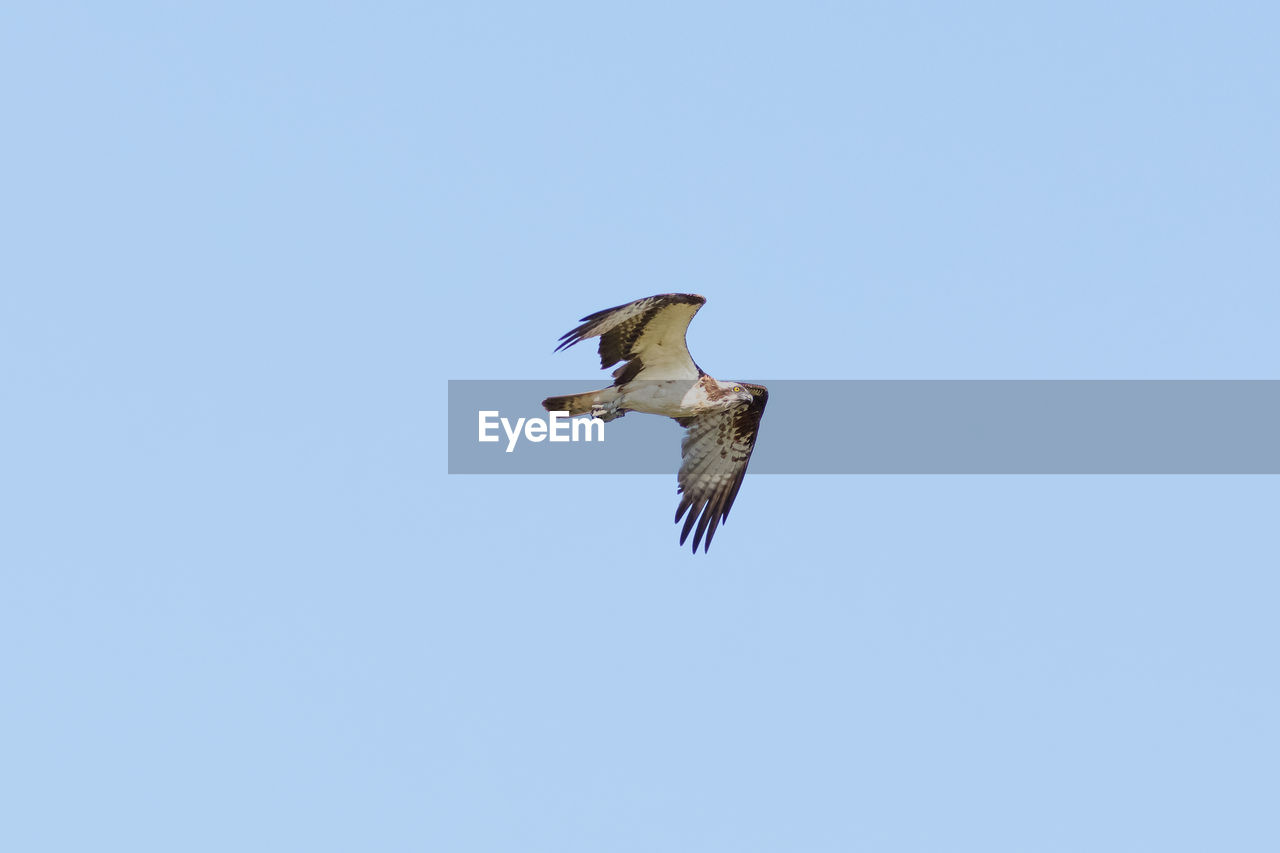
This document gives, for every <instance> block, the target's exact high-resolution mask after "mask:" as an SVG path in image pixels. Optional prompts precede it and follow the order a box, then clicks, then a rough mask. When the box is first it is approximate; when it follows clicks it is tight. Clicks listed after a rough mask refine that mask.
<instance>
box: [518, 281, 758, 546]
mask: <svg viewBox="0 0 1280 853" xmlns="http://www.w3.org/2000/svg"><path fill="white" fill-rule="evenodd" d="M706 301H707V300H706V299H704V298H703V297H701V296H698V295H697V294H693V293H663V294H660V295H658V296H649V297H646V298H644V299H637V300H636V301H635V302H628V303H627V304H626V305H619V306H617V307H616V308H607V309H605V310H604V311H597V312H596V313H594V314H588V315H587V316H586V317H583V318H582V321H581V322H582V325H581V326H578V327H577V328H576V329H573V330H572V331H569V332H566V333H565V334H564V335H562V336H561V337H560V345H559V346H558V347H556V352H559V351H560V350H562V349H566V348H568V347H571V346H573V345H574V344H576V343H578V342H579V341H585V340H587V339H588V338H596V337H598V338H600V367H601V368H602V369H607V368H610V367H613V366H614V365H615V364H617V363H618V362H622V366H621V367H619V368H618V369H617V370H615V371H614V372H613V385H611V386H609V387H608V388H604V389H602V390H600V391H588V392H586V393H583V394H570V395H568V396H565V397H548V398H547V399H545V400H543V401H542V406H543V408H545V409H546V410H547V411H548V412H568V413H569V415H570V416H573V415H585V414H591V415H592V416H593V417H597V418H600V419H601V420H603V421H611V420H613V419H614V418H620V417H622V416H623V415H625V414H626V413H627V412H643V413H646V414H652V415H663V416H666V417H669V418H673V419H675V421H676V423H678V424H680V426H682V427H684V428H686V429H687V430H688V432H686V433H685V436H684V439H683V440H682V441H681V442H680V455H681V462H680V472H679V474H678V475H677V482H678V483H679V488H678V489H677V494H679V495H680V496H681V497H680V505H679V507H678V508H677V509H676V523H677V524H679V523H680V519H681V518H682V517H684V516H685V513H686V512H687V513H688V517H687V518H686V519H685V522H684V528H683V529H682V530H681V531H680V544H681V545H683V544H684V542H685V540H686V539H687V538H689V533H690V531H693V534H694V535H693V551H694V553H697V551H698V545H699V544H700V543H702V542H703V534H706V542H705V544H704V545H703V549H702V550H703V553H706V551H707V550H708V549H709V548H710V547H711V538H712V537H713V536H715V533H716V527H717V526H719V524H720V523H721V522H722V521H725V520H726V519H728V517H729V508H730V507H732V506H733V499H734V498H736V497H737V496H738V489H740V488H741V487H742V479H743V477H744V475H745V474H746V473H747V463H748V462H750V461H751V451H752V450H753V449H755V446H756V436H757V435H758V434H759V432H760V417H761V416H762V415H763V414H764V406H765V403H766V402H767V401H768V399H769V392H768V390H767V389H766V388H765V387H764V386H763V385H752V384H751V383H748V382H721V381H719V380H717V379H712V378H711V377H710V376H708V375H707V374H706V372H704V371H703V370H702V368H700V367H698V365H697V364H696V363H695V362H694V360H693V356H691V355H689V347H688V345H687V344H686V343H685V333H686V332H687V331H688V329H689V321H690V320H692V319H693V315H694V314H697V313H698V309H699V308H701V307H702V306H703V304H704V303H705V302H706ZM695 525H696V530H695Z"/></svg>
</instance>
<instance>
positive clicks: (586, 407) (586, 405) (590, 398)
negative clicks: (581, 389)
mask: <svg viewBox="0 0 1280 853" xmlns="http://www.w3.org/2000/svg"><path fill="white" fill-rule="evenodd" d="M599 396H600V392H599V391H588V392H586V393H585V394H570V395H568V396H566V397H548V398H547V399H545V400H543V401H542V408H544V409H546V410H547V411H548V412H568V413H569V416H570V417H572V416H574V415H585V414H586V413H587V412H589V411H591V407H592V406H593V405H595V403H596V402H597V399H598V398H599Z"/></svg>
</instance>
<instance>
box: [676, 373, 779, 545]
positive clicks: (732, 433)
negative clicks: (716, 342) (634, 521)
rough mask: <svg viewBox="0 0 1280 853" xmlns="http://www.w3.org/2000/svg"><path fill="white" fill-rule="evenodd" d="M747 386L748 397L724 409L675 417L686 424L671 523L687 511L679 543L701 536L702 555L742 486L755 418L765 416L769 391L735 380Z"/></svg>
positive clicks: (756, 428) (696, 541)
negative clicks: (678, 498) (675, 506)
mask: <svg viewBox="0 0 1280 853" xmlns="http://www.w3.org/2000/svg"><path fill="white" fill-rule="evenodd" d="M739 384H741V385H742V387H744V388H747V389H750V391H751V394H752V397H753V398H754V399H752V401H751V402H750V403H744V404H743V405H741V406H736V407H734V408H732V409H729V410H727V411H723V412H717V413H715V414H710V415H699V416H698V417H694V418H677V420H678V421H679V423H680V424H681V425H682V426H685V427H687V428H688V430H689V431H688V433H686V434H685V437H684V440H683V441H682V442H681V443H680V453H681V456H682V457H683V460H682V461H681V463H680V474H679V475H678V479H679V483H680V489H679V493H680V495H681V498H680V506H679V508H677V509H676V523H677V524H679V523H680V519H681V517H682V516H684V514H685V513H686V512H688V513H689V517H688V518H686V519H685V522H684V529H683V530H681V531H680V544H681V545H683V544H684V540H685V539H687V538H689V532H690V531H691V530H694V525H695V524H696V525H697V530H696V531H695V532H694V535H693V550H694V551H697V550H698V544H699V543H700V542H701V541H702V538H703V534H704V533H705V534H706V544H705V545H704V547H703V549H702V550H703V552H704V553H705V552H706V551H707V549H709V548H710V547H711V537H713V536H715V533H716V527H718V526H719V524H720V522H722V521H725V520H726V519H728V518H729V509H730V508H731V507H732V506H733V499H734V498H736V497H737V496H738V489H740V488H742V478H743V477H744V476H745V475H746V473H747V463H749V462H750V461H751V451H752V450H754V449H755V446H756V436H757V435H758V434H759V433H760V417H761V415H763V414H764V406H765V403H767V402H768V400H769V392H768V390H767V389H766V388H765V387H764V386H763V385H751V384H749V383H746V382H742V383H739Z"/></svg>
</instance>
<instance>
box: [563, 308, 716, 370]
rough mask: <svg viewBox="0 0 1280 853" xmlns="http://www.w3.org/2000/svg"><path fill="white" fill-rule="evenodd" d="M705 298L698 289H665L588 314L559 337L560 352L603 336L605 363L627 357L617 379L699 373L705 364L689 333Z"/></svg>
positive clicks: (601, 358)
mask: <svg viewBox="0 0 1280 853" xmlns="http://www.w3.org/2000/svg"><path fill="white" fill-rule="evenodd" d="M706 301H707V300H706V299H704V298H703V297H701V296H698V295H697V294H694V293H663V294H660V295H658V296H648V297H645V298H644V299H637V300H636V301H635V302H628V303H627V304H626V305H619V306H617V307H615V308H606V309H605V310H603V311H597V312H596V313H594V314H588V315H587V316H585V317H583V318H582V325H581V326H579V327H578V328H576V329H574V330H572V331H570V332H566V333H565V334H564V335H562V336H561V337H560V346H558V347H556V352H559V351H560V350H562V349H565V348H566V347H571V346H573V345H574V344H576V343H578V342H579V341H584V340H586V339H587V338H594V337H596V336H599V338H600V366H601V367H602V368H603V367H613V365H615V364H617V363H618V362H620V361H622V362H626V363H625V364H623V366H622V367H620V368H618V369H617V370H615V371H614V373H613V376H614V379H615V380H617V383H618V384H623V383H625V382H630V381H631V380H633V379H636V378H640V379H697V378H698V377H699V376H701V375H702V370H701V369H700V368H699V367H698V365H697V364H695V363H694V361H693V356H691V355H689V347H688V346H687V345H686V344H685V339H684V336H685V332H686V331H688V329H689V321H690V320H692V319H693V315H694V314H697V313H698V309H699V308H701V307H702V305H703V303H704V302H706ZM642 371H643V374H644V375H643V376H641V375H640V374H641V372H642Z"/></svg>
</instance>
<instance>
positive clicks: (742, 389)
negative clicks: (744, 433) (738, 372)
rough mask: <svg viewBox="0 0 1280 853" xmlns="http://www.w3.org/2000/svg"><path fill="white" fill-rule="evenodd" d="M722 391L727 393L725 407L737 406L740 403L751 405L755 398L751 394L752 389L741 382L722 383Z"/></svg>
mask: <svg viewBox="0 0 1280 853" xmlns="http://www.w3.org/2000/svg"><path fill="white" fill-rule="evenodd" d="M720 389H721V390H722V391H725V392H726V394H725V397H724V402H725V407H726V408H728V407H729V406H736V405H739V404H740V403H750V402H751V401H752V400H754V399H755V397H754V396H753V395H752V393H751V389H750V388H748V387H747V386H746V385H743V384H742V383H741V382H721V383H720Z"/></svg>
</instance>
